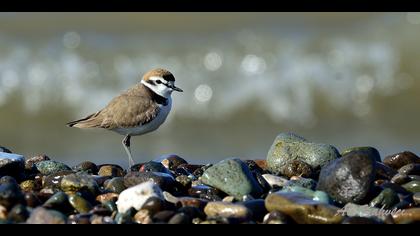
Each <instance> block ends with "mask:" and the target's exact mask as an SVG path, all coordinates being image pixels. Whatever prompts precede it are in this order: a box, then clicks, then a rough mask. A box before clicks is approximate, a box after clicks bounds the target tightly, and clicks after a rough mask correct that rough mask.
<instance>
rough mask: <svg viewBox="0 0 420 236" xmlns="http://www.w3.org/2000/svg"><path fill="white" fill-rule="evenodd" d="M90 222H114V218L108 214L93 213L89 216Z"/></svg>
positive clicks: (93, 223) (95, 223) (94, 223)
mask: <svg viewBox="0 0 420 236" xmlns="http://www.w3.org/2000/svg"><path fill="white" fill-rule="evenodd" d="M90 223H91V224H92V225H97V224H101V225H103V224H115V221H114V219H112V217H110V216H98V215H93V216H92V217H91V218H90Z"/></svg>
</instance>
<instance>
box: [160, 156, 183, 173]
mask: <svg viewBox="0 0 420 236" xmlns="http://www.w3.org/2000/svg"><path fill="white" fill-rule="evenodd" d="M162 158H163V160H162V161H161V163H162V165H163V166H164V167H165V168H167V169H169V170H172V171H175V170H176V169H177V168H178V166H180V165H182V164H188V162H187V161H186V160H184V159H183V158H181V157H180V156H178V155H175V154H170V155H167V156H164V157H162Z"/></svg>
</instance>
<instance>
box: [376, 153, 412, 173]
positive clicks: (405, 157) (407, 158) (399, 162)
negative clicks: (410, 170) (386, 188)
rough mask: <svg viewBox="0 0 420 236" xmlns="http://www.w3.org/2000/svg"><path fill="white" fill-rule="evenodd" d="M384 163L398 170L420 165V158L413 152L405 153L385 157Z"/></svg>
mask: <svg viewBox="0 0 420 236" xmlns="http://www.w3.org/2000/svg"><path fill="white" fill-rule="evenodd" d="M383 163H384V164H385V165H387V166H389V167H391V168H393V169H395V170H398V169H399V168H401V167H403V166H405V165H407V164H412V163H416V164H420V157H418V156H417V155H416V154H414V153H412V152H409V151H404V152H400V153H396V154H393V155H390V156H387V157H385V158H384V160H383Z"/></svg>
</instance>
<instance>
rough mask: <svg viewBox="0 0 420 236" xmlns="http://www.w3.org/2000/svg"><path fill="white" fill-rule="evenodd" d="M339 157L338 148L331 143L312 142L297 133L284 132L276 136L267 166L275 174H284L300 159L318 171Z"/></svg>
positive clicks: (268, 156) (268, 155)
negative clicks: (289, 166)
mask: <svg viewBox="0 0 420 236" xmlns="http://www.w3.org/2000/svg"><path fill="white" fill-rule="evenodd" d="M338 157H340V154H339V152H338V150H337V149H336V148H335V147H333V146H331V145H328V144H318V143H311V142H308V141H306V140H305V139H303V138H301V137H299V136H297V135H294V134H290V133H282V134H280V135H279V136H277V137H276V139H275V140H274V143H273V144H272V146H271V148H270V150H269V152H268V154H267V167H268V170H269V171H271V172H272V173H274V174H284V173H285V172H286V169H285V168H287V167H288V165H289V164H290V163H292V162H293V161H296V160H298V161H301V162H304V163H306V164H309V166H311V168H312V169H314V170H315V171H317V170H319V169H320V168H321V167H323V166H324V165H326V164H327V163H328V162H330V161H332V160H335V159H337V158H338Z"/></svg>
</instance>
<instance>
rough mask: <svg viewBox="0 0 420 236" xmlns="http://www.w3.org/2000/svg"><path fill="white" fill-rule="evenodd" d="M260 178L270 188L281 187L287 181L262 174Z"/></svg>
mask: <svg viewBox="0 0 420 236" xmlns="http://www.w3.org/2000/svg"><path fill="white" fill-rule="evenodd" d="M262 176H263V178H264V179H265V181H267V183H268V184H269V185H270V186H271V187H274V186H279V187H283V186H285V185H286V184H287V182H288V181H289V180H288V179H286V178H283V177H280V176H277V175H272V174H263V175H262Z"/></svg>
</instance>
